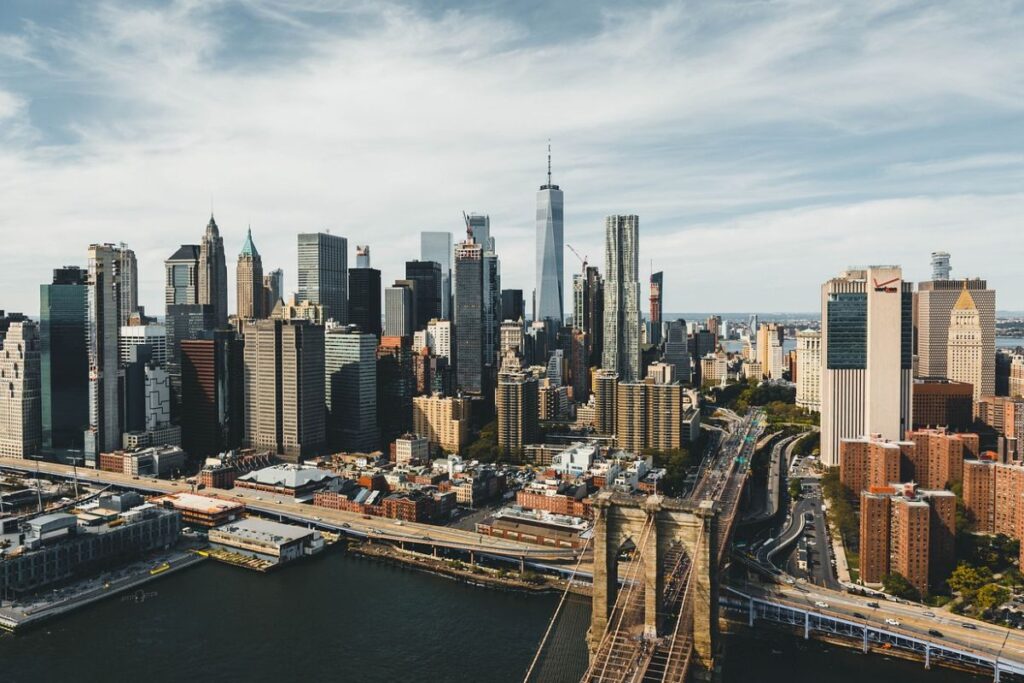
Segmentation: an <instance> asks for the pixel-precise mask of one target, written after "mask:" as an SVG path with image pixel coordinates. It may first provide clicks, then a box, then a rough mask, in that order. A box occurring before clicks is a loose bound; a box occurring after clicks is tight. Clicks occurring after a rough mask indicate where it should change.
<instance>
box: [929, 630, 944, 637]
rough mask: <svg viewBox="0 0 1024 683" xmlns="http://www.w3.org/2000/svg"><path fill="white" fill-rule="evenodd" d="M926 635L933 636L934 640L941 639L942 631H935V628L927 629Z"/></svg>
mask: <svg viewBox="0 0 1024 683" xmlns="http://www.w3.org/2000/svg"><path fill="white" fill-rule="evenodd" d="M928 635H930V636H935V637H936V638H942V637H943V636H942V631H940V630H938V629H935V628H930V629H928Z"/></svg>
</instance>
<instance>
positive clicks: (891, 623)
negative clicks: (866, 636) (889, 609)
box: [885, 618, 900, 626]
mask: <svg viewBox="0 0 1024 683" xmlns="http://www.w3.org/2000/svg"><path fill="white" fill-rule="evenodd" d="M885 623H887V624H889V626H899V625H900V622H899V620H898V619H892V618H890V619H886V620H885Z"/></svg>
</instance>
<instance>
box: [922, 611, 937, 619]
mask: <svg viewBox="0 0 1024 683" xmlns="http://www.w3.org/2000/svg"><path fill="white" fill-rule="evenodd" d="M923 614H924V615H925V616H926V617H932V618H934V617H935V612H923Z"/></svg>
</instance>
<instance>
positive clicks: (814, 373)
mask: <svg viewBox="0 0 1024 683" xmlns="http://www.w3.org/2000/svg"><path fill="white" fill-rule="evenodd" d="M796 404H797V405H798V406H800V407H801V408H805V409H807V410H813V411H814V412H816V413H817V412H820V411H821V332H819V331H817V330H800V331H799V332H797V333H796Z"/></svg>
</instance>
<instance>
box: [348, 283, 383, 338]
mask: <svg viewBox="0 0 1024 683" xmlns="http://www.w3.org/2000/svg"><path fill="white" fill-rule="evenodd" d="M348 321H349V323H350V324H352V325H358V326H359V329H360V330H362V331H363V332H369V333H370V334H375V335H377V338H378V339H379V338H380V271H379V270H377V269H376V268H350V269H349V271H348Z"/></svg>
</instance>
